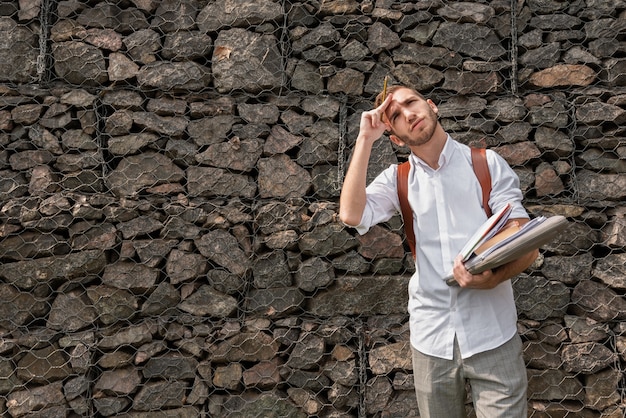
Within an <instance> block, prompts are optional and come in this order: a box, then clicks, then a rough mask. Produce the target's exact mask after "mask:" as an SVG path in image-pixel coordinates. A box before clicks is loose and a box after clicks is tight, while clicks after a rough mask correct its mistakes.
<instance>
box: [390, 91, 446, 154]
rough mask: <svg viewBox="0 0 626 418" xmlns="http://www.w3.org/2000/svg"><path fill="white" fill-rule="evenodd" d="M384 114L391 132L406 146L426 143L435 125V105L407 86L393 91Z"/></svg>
mask: <svg viewBox="0 0 626 418" xmlns="http://www.w3.org/2000/svg"><path fill="white" fill-rule="evenodd" d="M385 115H386V119H387V120H388V121H389V125H390V126H391V133H392V134H393V135H395V136H396V137H397V138H398V139H399V140H400V141H402V142H404V143H405V145H408V146H420V145H423V144H425V143H427V142H428V141H429V140H430V138H431V137H432V136H433V133H434V132H435V128H436V127H437V106H435V104H434V103H433V102H432V101H431V100H425V99H424V98H422V97H421V96H419V95H417V94H416V93H415V92H414V91H412V90H410V89H407V88H400V89H398V90H395V91H394V92H393V98H392V101H391V103H390V104H389V107H388V108H387V111H386V112H385Z"/></svg>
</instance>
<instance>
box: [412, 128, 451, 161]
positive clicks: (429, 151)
mask: <svg viewBox="0 0 626 418" xmlns="http://www.w3.org/2000/svg"><path fill="white" fill-rule="evenodd" d="M447 140H448V134H447V133H446V132H445V131H444V130H443V128H442V127H441V125H438V126H437V129H436V130H435V133H434V134H433V136H432V137H431V139H430V141H428V142H427V143H425V144H423V145H419V146H414V147H411V152H412V153H413V154H415V155H416V156H417V157H418V158H420V159H421V160H422V161H424V162H425V163H426V164H428V166H429V167H430V168H432V169H433V170H436V169H438V168H439V157H440V156H441V152H442V151H443V147H444V146H445V145H446V141H447Z"/></svg>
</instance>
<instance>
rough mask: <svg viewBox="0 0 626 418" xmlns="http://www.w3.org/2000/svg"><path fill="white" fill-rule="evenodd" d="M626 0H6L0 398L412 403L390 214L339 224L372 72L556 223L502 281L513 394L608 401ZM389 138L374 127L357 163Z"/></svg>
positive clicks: (545, 402)
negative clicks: (562, 220)
mask: <svg viewBox="0 0 626 418" xmlns="http://www.w3.org/2000/svg"><path fill="white" fill-rule="evenodd" d="M625 16H626V2H624V1H623V0H619V1H603V0H575V1H570V2H561V1H540V0H527V1H504V0H499V1H489V2H486V1H471V2H470V1H468V2H459V1H444V0H423V1H401V0H397V1H392V0H376V1H373V0H371V1H368V0H364V1H356V0H329V1H316V0H303V1H295V0H293V1H292V0H283V1H279V0H276V1H274V0H165V1H155V0H119V1H113V0H109V1H89V0H85V1H82V0H69V1H56V0H20V1H15V0H14V1H3V2H2V3H0V413H1V414H2V415H3V416H7V417H11V418H18V417H31V418H32V417H47V418H56V417H81V416H85V417H108V416H120V417H132V418H143V417H150V418H153V417H157V418H158V417H178V418H186V417H245V418H249V417H279V416H280V417H307V416H311V417H325V418H332V417H403V418H405V417H417V416H419V412H418V410H417V406H416V403H415V396H414V393H413V383H412V382H413V380H412V369H411V357H410V350H409V345H408V344H409V343H408V324H407V319H408V318H407V315H406V308H405V306H406V300H407V291H406V287H407V283H408V280H409V277H410V275H411V272H412V271H413V267H412V265H411V260H410V258H411V257H410V255H407V251H406V250H407V248H406V247H405V246H404V243H403V232H402V223H401V219H400V218H399V217H395V218H394V219H392V220H391V221H390V222H388V223H386V224H384V225H379V226H377V227H376V228H373V230H372V231H370V232H369V233H368V234H367V235H364V236H358V235H357V234H356V233H355V231H353V230H351V229H348V228H345V227H343V226H342V225H341V224H340V223H339V222H338V220H337V209H338V196H339V191H340V187H341V182H342V179H343V175H344V173H345V169H346V165H347V161H348V159H349V156H350V150H351V146H352V143H353V141H354V139H355V137H356V132H357V130H358V121H359V117H360V113H361V112H362V111H363V110H366V109H369V108H371V105H372V101H373V98H374V97H375V95H376V94H377V93H378V92H379V91H380V89H381V87H382V80H383V78H384V77H385V76H390V78H391V81H392V82H393V83H403V84H408V85H412V86H415V87H416V88H418V89H419V90H421V91H422V92H423V93H425V94H426V95H428V96H429V97H431V98H432V99H433V100H434V101H435V102H436V103H437V104H438V106H439V109H440V113H441V117H442V119H441V122H442V124H443V125H444V127H445V128H446V130H448V131H449V132H450V133H451V134H452V135H453V136H454V137H455V138H457V139H459V140H460V141H462V142H464V143H468V144H475V145H476V144H477V145H480V146H487V147H490V148H493V149H495V150H496V151H497V152H499V153H500V154H501V155H502V156H503V157H504V158H505V159H506V160H507V161H508V162H509V163H510V164H511V165H512V166H513V167H514V169H515V170H516V171H517V173H518V174H519V176H520V179H521V182H522V188H523V192H524V195H525V204H526V207H527V208H528V210H529V212H530V213H531V214H532V216H537V215H553V214H561V215H564V216H566V217H567V218H568V220H569V221H570V226H569V228H568V229H567V230H566V231H565V232H563V234H562V235H561V236H559V237H558V239H556V240H555V241H554V242H553V243H551V244H549V245H546V246H545V247H544V248H542V250H541V257H540V258H539V259H538V260H537V262H536V263H535V264H534V265H533V266H532V267H531V268H530V269H529V270H528V271H527V272H525V273H524V274H522V275H520V276H519V277H518V278H516V279H514V288H515V292H516V302H517V308H518V312H519V330H520V333H521V335H522V337H523V340H524V357H525V360H526V362H527V371H528V376H529V391H528V401H529V415H530V416H532V417H536V418H544V417H585V418H586V417H594V418H595V417H605V418H618V417H624V415H625V410H626V404H625V395H626V393H625V390H626V382H625V381H624V368H625V365H626V298H625V294H626V271H625V269H624V265H625V264H626V253H625V251H624V249H625V247H626V232H625V227H626V221H625V216H626V206H625V205H624V201H625V198H626V176H625V172H626V163H625V156H626V145H625V144H626V142H625V138H626V132H625V130H624V128H623V126H622V125H624V122H625V121H626V89H625V86H626V48H625V46H624V45H625V44H624V39H625V37H626V23H625V22H626V20H625ZM406 157H407V150H406V149H399V148H395V147H392V145H391V143H390V142H389V141H386V140H382V141H379V142H377V147H376V149H375V152H374V156H373V157H372V163H371V176H374V175H375V174H376V173H378V172H379V171H380V170H381V169H382V168H384V167H386V166H387V165H388V164H392V163H395V162H398V161H402V160H405V159H406ZM468 399H469V398H468ZM468 412H469V414H470V416H472V408H471V404H469V402H468Z"/></svg>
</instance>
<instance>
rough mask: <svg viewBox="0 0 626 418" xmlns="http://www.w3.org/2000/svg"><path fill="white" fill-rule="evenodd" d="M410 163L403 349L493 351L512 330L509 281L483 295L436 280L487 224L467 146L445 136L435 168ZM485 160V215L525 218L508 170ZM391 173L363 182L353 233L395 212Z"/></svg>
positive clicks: (439, 353)
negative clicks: (411, 255) (410, 254)
mask: <svg viewBox="0 0 626 418" xmlns="http://www.w3.org/2000/svg"><path fill="white" fill-rule="evenodd" d="M410 161H411V170H410V171H409V179H408V181H409V187H408V190H409V192H408V200H409V203H410V205H411V208H412V210H413V222H414V224H413V228H414V231H415V243H416V261H415V274H414V275H413V276H412V277H411V280H410V281H409V302H408V311H409V316H410V330H411V332H410V334H411V344H412V345H413V346H414V347H415V348H416V349H417V350H418V351H420V352H422V353H424V354H428V355H432V356H435V357H440V358H445V359H452V351H453V341H454V337H455V335H456V337H457V339H458V343H459V348H460V350H461V355H462V357H463V358H467V357H470V356H472V355H474V354H476V353H480V352H483V351H486V350H490V349H493V348H496V347H498V346H500V345H502V344H503V343H505V342H506V341H508V340H509V339H511V338H512V337H513V336H514V335H515V333H516V331H517V327H516V322H517V311H516V309H515V303H514V300H513V290H512V286H511V282H510V280H507V281H505V282H503V283H501V284H500V285H498V286H497V287H495V288H494V289H490V290H478V289H462V288H460V287H450V286H448V285H447V284H446V283H445V282H444V280H443V278H444V277H445V276H446V275H448V274H449V273H450V272H451V271H452V266H453V264H454V258H455V257H456V256H457V255H458V254H459V252H460V251H461V248H462V247H463V246H464V245H465V243H466V242H467V240H468V239H469V238H470V237H471V235H472V234H473V233H474V232H475V231H476V230H477V229H478V227H479V226H480V225H481V224H482V223H483V222H485V221H486V219H487V215H486V214H485V211H484V210H483V208H482V191H481V188H480V183H479V181H478V179H477V178H476V175H475V174H474V171H473V168H472V164H471V151H470V148H469V147H467V146H466V145H463V144H460V143H459V142H457V141H454V140H453V139H452V138H450V137H449V136H448V140H447V141H446V144H445V146H444V149H443V151H442V153H441V156H440V158H439V168H438V169H437V170H433V169H432V168H430V167H429V166H428V165H427V164H426V163H424V162H423V161H422V160H420V159H419V158H418V157H416V156H415V155H413V154H411V156H410ZM487 162H488V164H489V171H490V173H491V179H492V191H491V195H490V199H489V205H490V207H491V209H492V211H493V212H494V213H495V212H497V211H498V210H499V209H501V208H502V207H503V206H504V205H506V204H507V203H510V204H511V206H512V212H511V218H528V214H527V213H526V211H525V210H524V208H523V206H522V204H521V201H522V193H521V191H520V188H519V178H518V177H517V175H516V174H515V172H514V171H513V170H512V169H511V168H510V167H509V165H508V164H507V163H506V161H504V159H503V158H502V157H500V156H499V155H497V154H496V153H495V152H493V151H491V150H488V151H487ZM396 173H397V166H396V165H392V166H390V167H389V168H387V169H386V170H385V171H383V172H382V173H381V174H380V175H379V176H378V177H376V179H375V180H374V181H372V183H371V184H370V185H368V187H367V203H366V207H365V211H364V213H363V217H362V219H361V223H360V224H359V225H358V226H357V227H356V229H357V231H358V232H359V233H360V234H364V233H365V232H367V230H368V229H369V228H370V227H371V226H373V225H375V224H378V223H380V222H385V221H387V220H389V219H390V218H391V217H392V216H393V215H394V214H395V213H397V212H399V211H400V202H399V200H398V194H397V189H396V183H397V179H396Z"/></svg>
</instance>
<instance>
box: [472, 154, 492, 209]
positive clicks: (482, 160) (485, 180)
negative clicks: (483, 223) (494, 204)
mask: <svg viewBox="0 0 626 418" xmlns="http://www.w3.org/2000/svg"><path fill="white" fill-rule="evenodd" d="M472 167H473V168H474V173H475V174H476V177H478V181H479V182H480V188H481V189H482V191H483V209H484V211H485V213H486V214H487V217H488V218H489V217H490V216H491V208H490V207H489V195H490V194H491V174H489V165H488V164H487V150H486V149H485V148H472Z"/></svg>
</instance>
